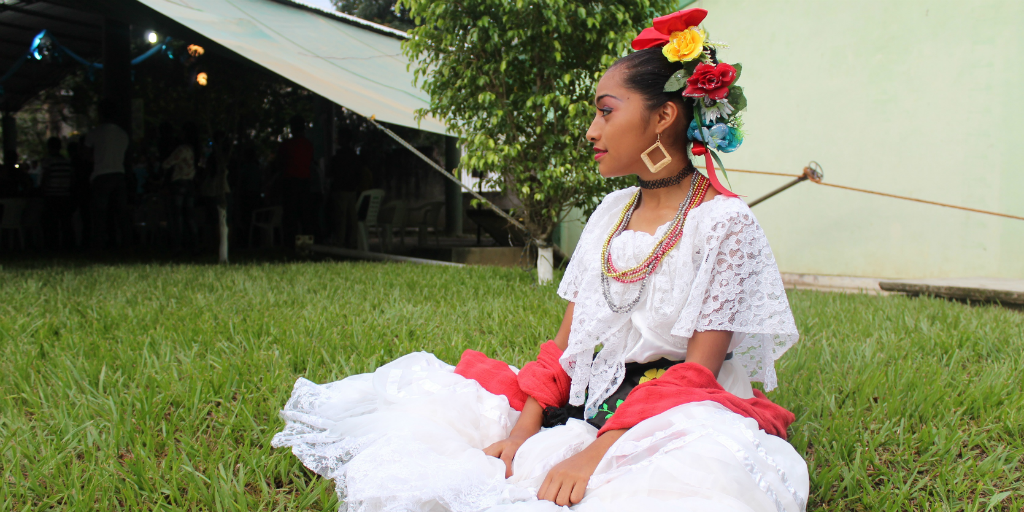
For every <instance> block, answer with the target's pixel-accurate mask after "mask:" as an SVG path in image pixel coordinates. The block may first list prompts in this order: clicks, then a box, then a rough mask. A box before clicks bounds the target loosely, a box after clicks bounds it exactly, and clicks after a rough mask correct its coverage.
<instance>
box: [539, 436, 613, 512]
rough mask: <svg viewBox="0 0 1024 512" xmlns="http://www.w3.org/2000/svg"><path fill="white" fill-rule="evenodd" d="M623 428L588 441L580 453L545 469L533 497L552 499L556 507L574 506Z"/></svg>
mask: <svg viewBox="0 0 1024 512" xmlns="http://www.w3.org/2000/svg"><path fill="white" fill-rule="evenodd" d="M625 433H626V430H625V429H622V430H612V431H609V432H605V434H604V435H602V436H601V437H599V438H597V440H596V441H594V442H593V443H590V446H588V447H586V448H585V449H584V450H583V451H582V452H580V453H577V454H576V455H573V456H572V457H569V458H568V459H565V460H563V461H562V462H560V463H558V464H557V465H555V467H553V468H551V471H548V476H547V477H545V478H544V483H543V484H541V486H540V491H538V492H537V498H538V499H542V500H548V501H553V502H554V503H555V504H556V505H559V506H563V507H566V506H569V505H575V504H577V503H579V502H580V501H582V500H583V495H584V494H585V493H586V492H587V483H589V482H590V477H591V475H593V474H594V470H595V469H597V465H598V464H600V463H601V459H602V458H604V454H605V453H607V452H608V449H609V448H611V446H612V444H614V443H615V441H617V440H618V439H619V438H620V437H622V434H625Z"/></svg>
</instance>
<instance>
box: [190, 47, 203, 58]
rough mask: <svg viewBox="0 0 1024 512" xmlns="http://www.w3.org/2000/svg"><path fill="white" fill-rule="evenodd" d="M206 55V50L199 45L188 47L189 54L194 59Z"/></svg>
mask: <svg viewBox="0 0 1024 512" xmlns="http://www.w3.org/2000/svg"><path fill="white" fill-rule="evenodd" d="M204 53H206V50H204V49H203V47H202V46H199V45H198V44H190V45H188V54H189V55H191V56H193V57H199V56H201V55H202V54H204Z"/></svg>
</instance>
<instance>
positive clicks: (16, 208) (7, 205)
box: [0, 199, 28, 250]
mask: <svg viewBox="0 0 1024 512" xmlns="http://www.w3.org/2000/svg"><path fill="white" fill-rule="evenodd" d="M26 206H28V200H27V199H0V208H2V209H3V212H2V213H0V243H2V242H3V234H4V232H5V231H13V232H15V233H17V235H18V245H19V246H20V248H21V249H23V250H24V249H25V228H24V227H23V226H22V223H21V220H22V216H23V215H24V213H25V207H26ZM11 245H12V246H13V245H14V243H13V242H12V243H11Z"/></svg>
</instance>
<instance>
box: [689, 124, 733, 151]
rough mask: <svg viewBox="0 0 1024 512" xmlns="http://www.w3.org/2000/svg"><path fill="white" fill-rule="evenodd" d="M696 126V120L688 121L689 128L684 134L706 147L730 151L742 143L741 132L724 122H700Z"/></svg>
mask: <svg viewBox="0 0 1024 512" xmlns="http://www.w3.org/2000/svg"><path fill="white" fill-rule="evenodd" d="M701 124H703V125H704V126H698V125H697V120H696V119H694V120H693V121H690V128H689V129H688V130H686V136H687V137H689V139H690V140H692V141H698V142H703V143H704V145H705V146H707V147H708V149H711V150H713V151H721V152H722V153H732V152H733V151H736V148H738V147H740V144H743V132H741V131H739V130H737V129H736V128H733V127H732V126H729V125H727V124H725V123H701Z"/></svg>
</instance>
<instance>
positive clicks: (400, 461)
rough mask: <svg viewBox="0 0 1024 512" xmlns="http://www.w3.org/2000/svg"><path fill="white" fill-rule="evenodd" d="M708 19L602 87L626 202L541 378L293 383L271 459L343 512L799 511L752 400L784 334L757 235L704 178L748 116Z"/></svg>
mask: <svg viewBox="0 0 1024 512" xmlns="http://www.w3.org/2000/svg"><path fill="white" fill-rule="evenodd" d="M705 15H706V11H704V10H703V9H689V10H685V11H680V12H678V13H675V14H672V15H669V16H664V17H661V18H658V19H656V20H655V21H654V27H653V28H650V29H647V30H645V31H644V32H642V33H641V34H640V36H639V37H637V38H636V40H634V42H633V47H634V49H636V50H638V51H636V52H634V53H632V54H630V55H628V56H626V57H624V58H622V59H620V60H619V61H618V62H616V63H615V64H614V65H613V66H612V67H611V68H610V69H609V70H608V72H607V73H606V74H605V75H604V77H603V78H602V79H601V81H600V83H599V84H598V86H597V94H596V98H595V102H596V107H597V114H596V116H595V118H594V121H593V123H592V124H591V126H590V129H589V130H588V132H587V138H588V139H589V140H590V141H591V142H592V143H593V145H594V151H595V156H594V158H595V160H597V162H598V166H599V169H600V172H601V175H602V176H605V177H615V176H627V175H636V176H637V177H638V178H639V187H630V188H628V189H625V190H620V191H617V192H613V193H611V194H609V195H608V196H607V197H606V198H605V199H604V201H603V202H602V203H601V205H600V206H599V207H598V208H597V210H596V211H595V212H594V214H593V215H592V216H591V217H590V220H589V222H588V223H587V226H586V229H585V230H584V232H583V235H582V237H581V239H580V242H579V245H578V246H577V248H576V252H575V254H574V255H573V258H572V262H571V263H570V264H569V267H568V269H567V271H566V274H565V276H564V278H563V279H562V282H561V285H560V286H559V289H558V294H559V295H560V296H561V297H563V298H565V299H566V300H568V301H569V305H568V307H567V308H566V311H565V317H564V319H563V321H562V326H561V328H560V329H559V331H558V334H557V335H556V336H555V338H554V340H553V341H549V342H547V343H545V344H543V345H542V346H541V350H540V355H539V356H538V359H537V361H535V362H531V363H528V364H527V365H526V366H524V367H523V369H522V370H521V371H518V372H517V371H516V370H515V369H513V368H511V367H510V366H508V365H506V364H505V363H502V362H500V361H495V360H493V359H489V358H487V357H486V356H484V355H483V354H481V353H479V352H474V351H470V350H467V351H466V352H465V353H464V354H463V356H462V359H461V360H460V362H459V364H458V366H457V367H452V366H450V365H447V364H445V363H443V362H441V361H439V360H438V359H437V358H435V357H434V356H432V355H430V354H427V353H423V352H420V353H415V354H409V355H407V356H404V357H401V358H399V359H397V360H395V361H393V362H391V363H389V364H386V365H384V366H382V367H381V368H379V369H378V370H377V371H376V372H374V373H372V374H363V375H354V376H351V377H348V378H346V379H344V380H342V381H339V382H334V383H330V384H325V385H316V384H313V383H312V382H309V381H307V380H305V379H299V381H298V382H296V384H295V389H294V391H293V394H292V398H291V400H289V401H288V404H287V405H286V406H285V410H284V411H283V412H282V416H283V417H284V419H285V420H286V422H287V426H286V428H285V430H284V431H283V432H281V433H279V434H277V435H276V436H275V437H274V445H275V446H291V447H292V450H293V452H294V453H295V455H296V456H297V457H299V459H300V460H302V462H303V464H305V465H306V466H307V467H308V468H310V469H312V470H313V471H315V472H317V473H319V474H320V475H323V476H325V477H327V478H331V479H334V480H335V483H336V487H337V492H338V495H339V497H340V498H341V500H342V502H343V504H342V506H341V508H342V509H343V510H346V509H347V510H351V511H364V510H367V511H368V510H396V511H397V510H402V511H406V510H412V511H446V510H451V511H466V512H470V511H480V510H489V511H506V510H508V511H546V510H559V509H560V507H561V506H567V505H573V509H574V510H581V511H591V510H595V511H596V510H600V511H633V510H645V511H660V510H665V511H670V510H671V511H678V510H688V511H689V510H708V511H723V510H732V511H750V510H757V511H760V510H765V511H782V510H803V509H804V508H805V506H806V501H807V492H808V475H807V467H806V464H805V463H804V461H803V459H802V458H801V457H800V455H799V454H798V453H797V452H796V451H795V450H794V449H793V447H792V446H790V445H789V444H788V443H787V442H786V441H785V440H784V438H785V436H786V429H787V427H788V426H789V424H791V423H792V422H793V420H794V417H793V415H792V414H791V413H789V412H788V411H786V410H785V409H783V408H781V407H779V406H777V405H775V404H773V403H772V402H770V401H769V400H768V399H767V398H766V397H765V396H764V395H763V394H762V393H761V392H760V391H756V390H754V389H752V387H751V385H750V382H751V380H755V381H761V382H763V383H764V387H765V388H766V389H769V390H770V389H772V388H774V387H775V384H776V375H775V367H774V362H775V360H776V359H778V358H779V357H780V356H781V355H782V354H783V352H785V351H786V350H787V349H788V348H789V347H791V346H792V345H793V344H794V343H795V342H796V340H797V336H798V335H797V331H796V326H795V324H794V322H793V316H792V313H791V311H790V309H789V304H788V302H787V300H786V293H785V291H784V290H783V287H782V279H781V276H780V275H779V271H778V268H777V266H776V264H775V259H774V257H773V255H772V252H771V249H770V248H769V246H768V242H767V240H766V239H765V236H764V233H763V231H762V230H761V227H760V226H759V225H758V223H757V221H756V219H755V218H754V215H753V214H752V213H751V211H750V209H749V208H747V206H746V204H745V203H744V202H743V201H742V200H740V199H738V198H737V197H736V196H735V194H732V193H731V192H729V191H728V189H726V188H725V187H724V186H722V185H721V183H720V182H719V181H718V179H717V176H716V173H715V170H714V166H713V165H712V162H711V160H712V157H713V156H714V155H713V154H712V153H711V152H712V151H713V150H720V151H723V152H729V151H732V150H733V149H736V147H737V146H738V145H739V144H740V142H741V141H742V135H741V133H740V132H739V130H738V126H739V123H738V122H737V121H738V120H737V114H738V113H739V111H740V110H742V109H743V107H744V106H745V103H746V102H745V100H744V99H743V97H742V90H740V89H739V88H738V87H732V84H733V83H734V82H735V81H736V78H737V76H738V74H739V69H738V68H739V67H738V66H736V67H733V66H729V65H728V64H724V63H719V62H718V60H717V58H716V55H715V50H714V47H715V44H714V43H705V41H704V33H703V31H701V30H699V29H697V27H696V26H697V25H698V24H699V23H700V22H701V21H702V20H703V18H704V16H705ZM652 144H653V145H652ZM691 144H692V147H691ZM688 151H692V152H693V153H694V154H695V155H703V156H705V157H706V160H705V162H706V163H707V165H706V167H707V171H708V175H707V176H706V177H705V176H703V175H701V174H699V173H697V172H696V170H695V168H694V166H693V164H692V163H691V162H690V160H689V157H688V155H687V153H688ZM714 158H716V159H717V157H714ZM598 349H599V350H598ZM595 351H596V352H595Z"/></svg>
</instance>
